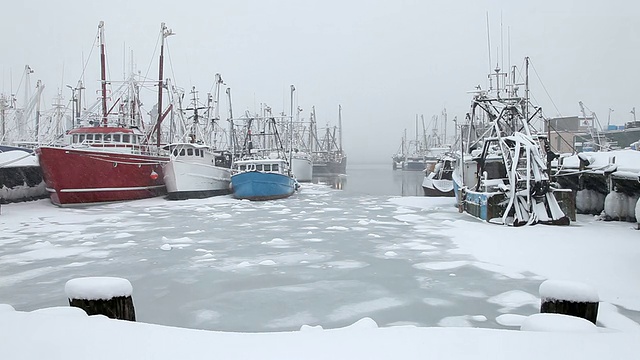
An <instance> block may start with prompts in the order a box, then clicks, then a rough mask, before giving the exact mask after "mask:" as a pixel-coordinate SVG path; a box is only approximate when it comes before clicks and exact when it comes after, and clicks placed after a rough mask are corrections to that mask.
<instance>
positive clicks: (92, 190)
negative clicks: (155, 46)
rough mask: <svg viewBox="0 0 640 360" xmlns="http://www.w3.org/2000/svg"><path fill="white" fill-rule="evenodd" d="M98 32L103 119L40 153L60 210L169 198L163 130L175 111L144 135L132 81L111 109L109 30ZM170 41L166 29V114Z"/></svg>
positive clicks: (50, 191)
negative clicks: (107, 57) (106, 43)
mask: <svg viewBox="0 0 640 360" xmlns="http://www.w3.org/2000/svg"><path fill="white" fill-rule="evenodd" d="M98 28H99V39H100V50H101V56H100V59H101V61H100V62H101V70H102V71H101V78H102V84H101V85H102V89H101V103H102V114H101V118H98V119H95V118H94V120H96V121H88V120H87V121H86V122H87V124H86V126H82V127H78V128H75V129H72V130H70V131H68V132H67V134H65V136H64V138H65V144H64V146H42V147H40V148H38V149H37V150H36V152H37V154H38V156H39V160H40V166H41V168H42V172H43V176H44V180H45V183H46V186H47V190H48V191H49V193H50V199H51V202H53V203H54V204H55V205H59V206H68V205H86V204H91V203H101V202H112V201H122V200H136V199H144V198H149V197H153V196H158V195H163V194H165V193H166V188H165V185H164V181H163V172H162V164H164V163H165V162H167V161H168V160H169V157H168V154H163V153H161V151H162V150H161V144H160V140H161V139H160V133H161V131H160V129H161V127H160V124H161V122H162V120H163V118H164V117H165V116H166V115H167V114H168V112H169V109H170V108H171V107H169V109H167V111H165V112H164V113H163V112H162V111H158V117H157V121H156V124H155V126H154V127H153V129H152V130H151V131H148V132H145V131H143V130H141V128H142V126H143V124H142V121H141V118H142V115H141V111H140V101H139V100H138V98H137V95H138V93H139V91H138V86H137V85H136V84H135V81H133V80H134V76H132V77H131V78H130V79H129V80H130V81H129V82H130V84H127V86H121V89H124V91H122V94H120V92H118V98H117V99H116V100H114V104H113V105H112V106H111V109H108V107H107V98H111V99H114V94H116V92H113V93H111V92H109V93H107V80H106V68H105V50H104V24H103V23H102V22H100V25H99V27H98ZM168 35H171V31H170V30H168V29H167V28H166V27H165V25H164V23H163V24H162V33H161V37H162V46H161V50H160V71H159V73H160V74H159V75H160V76H159V79H160V80H159V81H158V109H162V88H163V83H162V73H163V69H162V58H163V54H162V52H163V47H164V39H165V38H166V37H167V36H168ZM79 88H81V87H80V86H79ZM114 109H115V110H114ZM77 113H79V112H77ZM87 119H88V118H87ZM78 120H81V119H78ZM79 122H81V121H79ZM154 140H155V141H154ZM154 142H155V143H154Z"/></svg>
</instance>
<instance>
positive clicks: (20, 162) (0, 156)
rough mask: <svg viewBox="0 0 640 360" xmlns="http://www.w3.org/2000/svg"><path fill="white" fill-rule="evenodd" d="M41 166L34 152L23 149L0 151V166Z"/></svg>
mask: <svg viewBox="0 0 640 360" xmlns="http://www.w3.org/2000/svg"><path fill="white" fill-rule="evenodd" d="M20 166H40V164H39V163H38V158H37V157H36V155H35V154H34V153H29V152H27V151H23V150H12V151H6V152H2V151H0V167H3V168H9V167H20Z"/></svg>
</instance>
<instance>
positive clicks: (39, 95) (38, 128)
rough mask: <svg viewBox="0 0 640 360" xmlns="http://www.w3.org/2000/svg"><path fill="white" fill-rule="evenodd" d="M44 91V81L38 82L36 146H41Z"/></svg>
mask: <svg viewBox="0 0 640 360" xmlns="http://www.w3.org/2000/svg"><path fill="white" fill-rule="evenodd" d="M42 90H43V85H42V81H40V80H38V81H37V82H36V94H37V95H36V97H37V100H36V129H35V130H36V134H35V135H36V136H35V141H36V144H40V103H41V102H42V101H41V97H42Z"/></svg>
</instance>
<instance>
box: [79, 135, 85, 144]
mask: <svg viewBox="0 0 640 360" xmlns="http://www.w3.org/2000/svg"><path fill="white" fill-rule="evenodd" d="M78 140H79V141H80V142H81V143H82V142H84V134H80V139H78Z"/></svg>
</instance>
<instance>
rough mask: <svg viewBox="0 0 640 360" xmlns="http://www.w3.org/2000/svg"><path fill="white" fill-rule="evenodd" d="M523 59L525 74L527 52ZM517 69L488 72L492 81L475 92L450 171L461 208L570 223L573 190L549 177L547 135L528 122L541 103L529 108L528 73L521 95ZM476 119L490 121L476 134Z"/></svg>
mask: <svg viewBox="0 0 640 360" xmlns="http://www.w3.org/2000/svg"><path fill="white" fill-rule="evenodd" d="M525 64H526V67H527V69H526V70H525V74H527V70H528V64H529V59H528V58H526V59H525ZM516 73H517V72H516V68H515V67H513V70H512V72H511V73H510V74H508V73H502V72H500V69H499V68H496V70H495V74H493V75H492V76H493V77H495V80H496V87H495V88H493V87H492V85H491V83H490V86H489V90H488V91H487V90H478V91H475V92H474V97H473V101H472V105H471V111H470V113H469V116H468V124H467V127H466V132H467V133H466V134H465V133H464V130H463V131H462V132H461V133H462V134H463V135H465V136H467V142H466V144H465V143H464V142H462V144H463V145H462V148H463V149H462V153H461V156H460V158H459V159H458V161H457V166H456V171H455V172H454V176H453V179H454V191H455V193H456V197H457V200H458V204H459V208H460V210H461V211H464V212H467V213H468V214H471V215H473V216H475V217H478V218H480V219H482V220H485V221H487V222H492V223H498V224H506V225H512V226H520V225H524V224H538V223H542V224H553V225H568V224H569V223H570V218H569V216H568V215H567V214H569V213H570V209H569V207H570V205H571V204H570V203H569V202H568V201H567V200H568V198H570V197H571V191H570V190H569V191H568V192H565V191H560V190H557V189H556V187H555V186H554V184H552V183H551V181H550V177H549V174H548V171H547V168H548V164H547V153H546V152H545V151H544V150H543V149H545V147H544V143H545V142H546V140H547V139H546V136H545V135H542V134H538V133H536V132H535V129H534V128H533V126H531V124H530V120H531V119H532V118H534V117H535V116H536V115H537V114H538V113H539V112H540V111H541V108H535V112H533V113H530V112H529V106H530V105H529V88H528V77H527V78H525V95H524V96H520V95H519V94H518V87H517V86H516V85H515V84H516ZM508 78H510V79H509V80H510V83H507V79H508ZM490 79H492V78H491V77H490ZM503 80H504V81H503ZM501 82H502V87H500V83H501ZM479 123H488V124H489V125H488V127H487V131H486V132H484V133H482V134H480V136H477V137H475V139H474V136H473V135H474V129H476V128H479V127H477V126H476V125H478V124H479ZM558 199H560V201H558Z"/></svg>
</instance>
